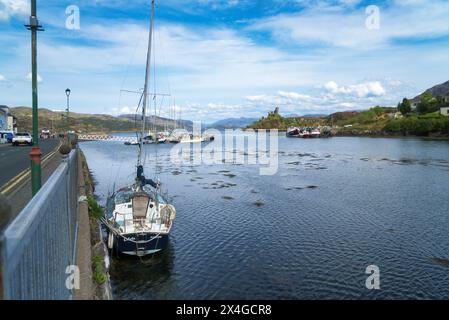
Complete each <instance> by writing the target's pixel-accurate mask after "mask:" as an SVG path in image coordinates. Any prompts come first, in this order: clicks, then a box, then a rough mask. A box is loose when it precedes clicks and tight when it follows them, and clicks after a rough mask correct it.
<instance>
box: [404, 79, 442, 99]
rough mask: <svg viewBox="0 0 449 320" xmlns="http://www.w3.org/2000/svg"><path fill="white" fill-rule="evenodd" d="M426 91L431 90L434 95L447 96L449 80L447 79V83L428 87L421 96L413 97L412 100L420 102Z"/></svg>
mask: <svg viewBox="0 0 449 320" xmlns="http://www.w3.org/2000/svg"><path fill="white" fill-rule="evenodd" d="M426 92H430V93H431V94H432V95H433V96H434V97H447V96H449V81H447V82H445V83H441V84H438V85H436V86H434V87H432V88H430V89H427V90H426V91H424V92H423V93H422V94H420V95H419V96H416V97H415V98H413V99H412V100H411V101H412V103H418V102H420V101H421V96H422V95H423V94H424V93H426Z"/></svg>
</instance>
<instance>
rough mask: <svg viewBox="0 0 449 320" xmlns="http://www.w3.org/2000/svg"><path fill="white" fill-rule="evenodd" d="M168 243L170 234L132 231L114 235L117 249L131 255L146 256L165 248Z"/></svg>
mask: <svg viewBox="0 0 449 320" xmlns="http://www.w3.org/2000/svg"><path fill="white" fill-rule="evenodd" d="M167 245H168V234H155V233H143V234H140V233H132V234H126V235H123V236H117V235H115V236H114V247H115V249H116V250H117V251H118V252H120V253H122V254H126V255H130V256H138V257H142V256H146V255H149V254H153V253H156V252H159V251H162V250H164V249H165V248H166V247H167Z"/></svg>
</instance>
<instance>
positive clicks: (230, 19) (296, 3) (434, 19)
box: [0, 0, 449, 122]
mask: <svg viewBox="0 0 449 320" xmlns="http://www.w3.org/2000/svg"><path fill="white" fill-rule="evenodd" d="M149 2H150V0H133V1H129V0H79V1H65V0H45V1H39V0H38V17H39V20H40V22H41V24H43V25H44V27H45V29H46V31H45V32H41V33H39V47H38V50H39V52H38V61H39V71H38V73H39V100H40V106H41V107H45V108H49V109H53V110H61V109H63V108H64V105H65V93H64V90H65V89H66V88H67V87H69V88H70V89H71V90H72V99H71V101H72V107H71V109H72V110H73V111H76V112H84V113H108V114H119V113H128V112H134V110H135V108H136V105H137V103H138V100H139V97H138V95H136V94H133V93H127V92H123V91H121V90H131V91H138V90H140V89H141V88H142V87H143V78H144V69H145V54H146V45H147V43H146V42H147V37H148V31H147V30H148V20H149ZM156 4H157V7H156V32H155V57H154V59H155V61H156V69H155V73H156V81H155V82H153V83H152V87H153V86H154V85H155V86H156V88H155V89H156V91H157V92H158V93H169V94H171V95H172V98H164V100H159V101H158V109H159V107H161V109H162V111H161V115H165V116H167V115H169V114H170V113H171V112H172V107H171V106H173V105H174V104H175V103H176V108H177V109H180V110H182V117H183V118H185V119H191V120H203V121H206V122H211V121H214V120H218V119H223V118H228V117H242V116H245V117H259V116H261V115H264V114H266V112H268V111H269V110H272V109H274V107H275V106H280V108H281V112H282V113H283V114H300V115H302V114H311V113H313V114H316V113H320V114H321V113H330V112H334V111H343V110H360V109H365V108H369V107H371V106H374V105H385V106H391V105H395V104H397V102H398V101H399V100H400V99H402V98H403V97H404V96H407V97H414V96H415V95H417V94H419V93H421V92H422V91H423V90H425V89H427V88H429V87H431V86H433V85H435V84H438V83H441V82H445V81H447V80H449V46H448V40H449V23H448V20H447V15H448V12H449V2H448V1H447V0H384V1H375V0H371V1H363V0H310V1H306V0H157V1H156ZM71 5H75V6H77V7H78V8H79V12H80V28H79V29H74V30H71V29H68V28H67V23H66V22H67V19H68V18H69V22H73V20H72V19H71V16H69V15H70V13H71V12H73V11H71V8H70V7H69V6H71ZM370 5H371V7H369V6H370ZM372 5H375V6H376V7H372ZM67 7H69V10H68V11H67V12H69V14H68V13H67V12H66V10H67ZM377 9H378V12H379V15H377ZM29 10H30V9H29V1H28V0H0V46H1V48H2V49H1V50H0V104H6V105H9V106H18V105H28V106H29V105H31V90H30V86H31V83H30V80H29V78H30V75H29V74H30V69H31V67H30V35H29V32H28V31H27V30H26V29H25V28H24V27H23V24H24V23H26V22H27V19H28V18H27V16H29ZM377 17H378V18H379V19H377ZM69 26H73V23H69ZM72 29H73V28H72ZM174 99H176V100H175V101H174ZM158 112H159V111H158Z"/></svg>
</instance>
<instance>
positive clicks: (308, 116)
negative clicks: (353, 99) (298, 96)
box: [285, 113, 328, 118]
mask: <svg viewBox="0 0 449 320" xmlns="http://www.w3.org/2000/svg"><path fill="white" fill-rule="evenodd" d="M327 116H328V115H327V114H321V113H317V114H305V115H303V116H300V115H298V114H287V115H285V118H323V117H327Z"/></svg>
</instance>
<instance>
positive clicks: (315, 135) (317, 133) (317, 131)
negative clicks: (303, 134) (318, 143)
mask: <svg viewBox="0 0 449 320" xmlns="http://www.w3.org/2000/svg"><path fill="white" fill-rule="evenodd" d="M310 137H311V138H319V137H321V130H320V129H319V128H316V129H313V130H312V131H311V132H310Z"/></svg>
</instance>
